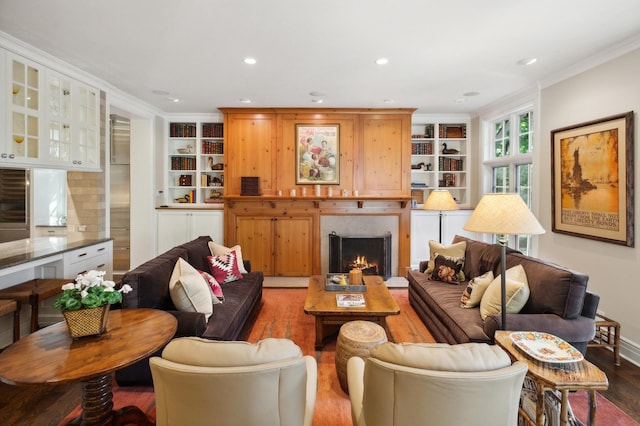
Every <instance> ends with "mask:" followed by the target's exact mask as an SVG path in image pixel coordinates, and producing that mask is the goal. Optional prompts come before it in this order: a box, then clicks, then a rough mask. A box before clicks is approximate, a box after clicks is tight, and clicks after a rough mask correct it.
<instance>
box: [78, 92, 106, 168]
mask: <svg viewBox="0 0 640 426" xmlns="http://www.w3.org/2000/svg"><path fill="white" fill-rule="evenodd" d="M73 101H74V131H73V136H74V143H73V158H72V163H73V165H74V166H76V167H80V168H83V169H98V168H99V167H100V120H99V112H100V111H99V95H98V90H96V89H94V88H91V87H89V86H85V85H84V84H81V83H76V84H75V87H74V93H73Z"/></svg>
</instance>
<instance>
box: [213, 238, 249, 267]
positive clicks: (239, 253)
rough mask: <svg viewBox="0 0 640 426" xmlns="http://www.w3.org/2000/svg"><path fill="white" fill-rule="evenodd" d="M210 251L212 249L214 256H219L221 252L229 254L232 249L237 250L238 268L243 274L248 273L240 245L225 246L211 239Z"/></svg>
mask: <svg viewBox="0 0 640 426" xmlns="http://www.w3.org/2000/svg"><path fill="white" fill-rule="evenodd" d="M209 251H211V255H212V256H219V255H221V254H229V253H231V252H232V251H235V252H236V260H237V261H238V269H239V270H240V273H241V274H248V273H249V272H247V270H246V269H245V267H244V261H243V260H242V250H241V249H240V246H238V245H235V246H233V247H231V248H229V247H225V246H223V245H221V244H217V243H214V242H213V241H209Z"/></svg>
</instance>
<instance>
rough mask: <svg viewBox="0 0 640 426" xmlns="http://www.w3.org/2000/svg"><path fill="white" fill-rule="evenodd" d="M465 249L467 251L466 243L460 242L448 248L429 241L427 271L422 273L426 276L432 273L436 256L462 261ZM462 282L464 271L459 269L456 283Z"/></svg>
mask: <svg viewBox="0 0 640 426" xmlns="http://www.w3.org/2000/svg"><path fill="white" fill-rule="evenodd" d="M466 249H467V242H466V241H460V242H458V243H455V244H451V245H450V246H445V245H442V244H440V243H439V242H437V241H434V240H429V266H427V270H426V271H425V272H424V273H425V274H427V275H431V274H432V273H433V269H434V267H435V260H436V255H437V254H443V255H446V256H453V257H462V258H463V259H464V253H465V250H466ZM463 267H464V265H463ZM464 280H465V276H464V271H463V269H462V268H461V269H460V272H458V282H462V281H464Z"/></svg>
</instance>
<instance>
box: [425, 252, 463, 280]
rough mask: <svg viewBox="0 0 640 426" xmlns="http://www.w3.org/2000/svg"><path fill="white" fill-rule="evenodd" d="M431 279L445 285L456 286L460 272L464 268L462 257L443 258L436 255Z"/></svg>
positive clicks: (441, 255)
mask: <svg viewBox="0 0 640 426" xmlns="http://www.w3.org/2000/svg"><path fill="white" fill-rule="evenodd" d="M433 263H434V267H433V272H431V279H432V280H438V281H443V282H445V283H451V284H458V283H459V282H460V281H459V279H460V278H459V277H460V270H461V269H462V267H463V266H464V257H453V256H445V255H443V254H439V253H436V257H435V260H434V262H433Z"/></svg>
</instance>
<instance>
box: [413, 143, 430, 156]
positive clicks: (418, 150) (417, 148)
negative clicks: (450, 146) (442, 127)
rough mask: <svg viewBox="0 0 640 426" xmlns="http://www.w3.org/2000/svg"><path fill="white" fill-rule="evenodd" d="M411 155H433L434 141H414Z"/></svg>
mask: <svg viewBox="0 0 640 426" xmlns="http://www.w3.org/2000/svg"><path fill="white" fill-rule="evenodd" d="M411 155H433V143H431V142H420V143H412V144H411Z"/></svg>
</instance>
